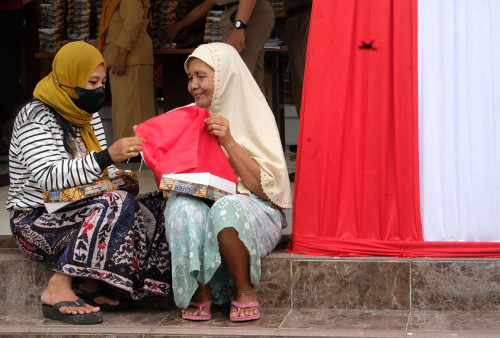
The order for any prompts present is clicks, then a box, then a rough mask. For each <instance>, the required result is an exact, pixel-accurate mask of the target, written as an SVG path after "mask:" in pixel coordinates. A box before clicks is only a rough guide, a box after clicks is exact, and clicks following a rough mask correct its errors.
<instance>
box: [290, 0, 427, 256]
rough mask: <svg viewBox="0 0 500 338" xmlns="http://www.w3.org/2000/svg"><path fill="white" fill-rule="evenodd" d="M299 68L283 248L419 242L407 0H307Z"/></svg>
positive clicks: (351, 250) (413, 58)
mask: <svg viewBox="0 0 500 338" xmlns="http://www.w3.org/2000/svg"><path fill="white" fill-rule="evenodd" d="M370 44H371V49H369V48H366V47H367V45H370ZM360 47H365V48H360ZM305 74H306V75H305V79H304V90H303V97H302V109H301V112H302V113H301V116H300V117H301V120H300V131H299V147H298V154H297V163H296V176H295V195H294V214H293V220H294V224H293V233H292V242H291V244H290V246H289V249H288V251H289V252H292V253H305V254H313V255H332V254H333V255H364V254H374V255H377V254H382V255H392V254H394V251H387V252H386V251H384V249H383V246H378V247H377V246H372V247H371V250H363V248H364V246H365V245H366V243H370V242H371V243H385V242H388V243H389V242H390V243H393V242H396V243H399V242H400V241H401V242H405V243H408V242H411V241H423V237H422V226H421V220H420V204H419V181H418V179H419V177H418V115H417V108H418V107H417V7H416V0H408V1H392V0H380V1H363V0H353V1H345V0H324V1H314V2H313V8H312V15H311V26H310V31H309V44H308V50H307V61H306V71H305ZM344 242H348V243H351V245H340V243H344ZM318 243H321V244H322V245H318ZM355 243H359V244H358V245H357V246H356V245H355ZM379 249H380V251H379ZM395 255H399V254H395Z"/></svg>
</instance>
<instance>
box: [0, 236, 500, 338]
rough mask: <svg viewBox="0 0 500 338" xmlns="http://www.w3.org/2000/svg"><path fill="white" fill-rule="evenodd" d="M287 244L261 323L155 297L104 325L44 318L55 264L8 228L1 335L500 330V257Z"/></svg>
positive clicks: (2, 261) (276, 261)
mask: <svg viewBox="0 0 500 338" xmlns="http://www.w3.org/2000/svg"><path fill="white" fill-rule="evenodd" d="M286 243H287V238H285V240H284V242H283V243H282V245H281V246H280V248H278V250H276V251H275V252H274V253H272V254H271V255H269V256H268V257H266V258H265V259H264V260H263V261H262V278H261V282H260V284H259V286H258V288H257V293H258V297H259V301H260V303H261V306H262V309H263V314H264V316H263V318H262V319H261V320H259V321H257V322H252V323H246V324H235V323H231V322H229V321H228V320H227V313H225V312H224V311H226V310H215V311H214V320H212V321H210V322H208V323H193V322H186V321H183V320H181V319H180V318H179V317H180V316H179V311H178V310H177V309H175V308H173V307H172V306H171V305H169V304H171V302H169V300H167V299H153V300H147V301H144V302H138V303H136V304H135V306H134V308H133V310H131V311H128V312H125V313H120V314H116V313H115V314H108V313H106V314H105V323H104V324H102V325H98V326H92V327H73V326H69V325H62V324H59V323H57V322H51V321H48V320H44V319H43V318H42V314H41V311H40V302H39V295H40V293H41V291H42V290H43V288H44V287H45V285H46V283H47V280H48V278H49V276H50V275H51V272H50V269H49V268H48V267H47V266H46V265H45V264H43V263H39V262H34V261H31V260H28V259H26V258H24V257H23V256H22V255H21V254H20V253H19V251H18V250H17V248H15V246H14V243H13V240H12V238H11V237H8V236H4V237H0V335H1V334H2V333H3V334H7V333H9V332H11V333H16V334H21V335H25V334H27V333H30V334H34V335H46V334H49V333H50V335H54V334H70V333H71V334H79V335H82V334H85V333H94V332H95V333H96V334H97V333H99V334H104V335H116V336H121V335H122V334H124V333H127V336H136V335H137V336H148V335H150V336H161V335H169V336H176V335H195V336H199V335H216V336H219V335H226V336H238V335H240V336H246V335H251V336H262V337H271V336H335V335H337V336H377V337H379V336H382V337H393V336H397V337H402V336H405V335H406V334H408V333H411V334H412V335H413V336H429V335H430V336H433V335H434V334H436V335H437V336H442V335H441V334H443V335H445V334H446V335H447V334H453V335H455V334H456V333H457V332H458V333H460V336H462V335H463V334H466V335H467V334H468V333H471V332H481V334H479V335H477V334H476V335H475V336H476V337H477V336H479V337H487V336H489V335H490V334H491V335H492V336H495V335H497V336H500V324H499V320H500V292H499V291H500V273H499V271H500V260H498V259H456V258H454V259H438V258H433V259H427V258H419V259H396V258H391V257H363V258H334V257H316V256H305V255H292V254H289V253H286V252H285V251H284V248H285V245H286ZM151 304H154V305H155V306H154V308H152V307H151V306H150V305H151ZM248 329H250V330H248Z"/></svg>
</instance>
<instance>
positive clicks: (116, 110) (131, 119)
mask: <svg viewBox="0 0 500 338" xmlns="http://www.w3.org/2000/svg"><path fill="white" fill-rule="evenodd" d="M109 80H110V85H111V96H112V101H111V110H112V118H113V138H114V140H115V141H116V140H118V139H120V138H122V137H129V136H134V131H133V130H132V126H134V125H137V124H139V123H141V122H143V121H145V120H147V119H149V118H152V117H154V116H156V110H155V99H154V88H153V87H154V86H153V65H131V66H129V65H127V67H126V69H125V73H124V74H123V75H120V76H117V75H115V74H113V72H112V71H110V72H109Z"/></svg>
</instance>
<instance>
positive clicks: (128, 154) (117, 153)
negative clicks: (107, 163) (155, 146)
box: [108, 136, 146, 163]
mask: <svg viewBox="0 0 500 338" xmlns="http://www.w3.org/2000/svg"><path fill="white" fill-rule="evenodd" d="M143 142H146V140H145V139H143V138H141V137H135V136H134V137H124V138H121V139H119V140H118V141H116V142H115V143H113V144H112V145H111V146H110V147H109V148H108V151H109V156H111V159H112V160H113V163H118V162H122V161H125V160H128V159H129V158H132V157H136V156H138V155H139V152H140V151H141V150H142V143H143Z"/></svg>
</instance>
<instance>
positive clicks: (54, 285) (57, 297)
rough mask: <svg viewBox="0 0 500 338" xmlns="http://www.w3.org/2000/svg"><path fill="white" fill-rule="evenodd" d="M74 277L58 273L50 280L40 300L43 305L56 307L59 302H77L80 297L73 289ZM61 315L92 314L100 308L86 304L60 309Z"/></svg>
mask: <svg viewBox="0 0 500 338" xmlns="http://www.w3.org/2000/svg"><path fill="white" fill-rule="evenodd" d="M72 279H73V277H71V276H68V275H64V274H62V273H59V272H56V273H54V275H52V277H51V278H50V280H49V284H48V285H47V287H46V288H45V290H43V292H42V295H41V297H40V300H41V301H42V303H43V304H46V305H51V306H52V305H54V304H56V303H58V302H62V301H74V300H77V299H78V297H77V296H76V294H75V293H74V292H73V290H72V289H71V280H72ZM59 311H61V313H64V314H73V315H76V314H84V313H92V312H99V311H100V308H99V307H96V306H91V305H89V304H85V307H80V306H63V307H61V308H60V309H59Z"/></svg>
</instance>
